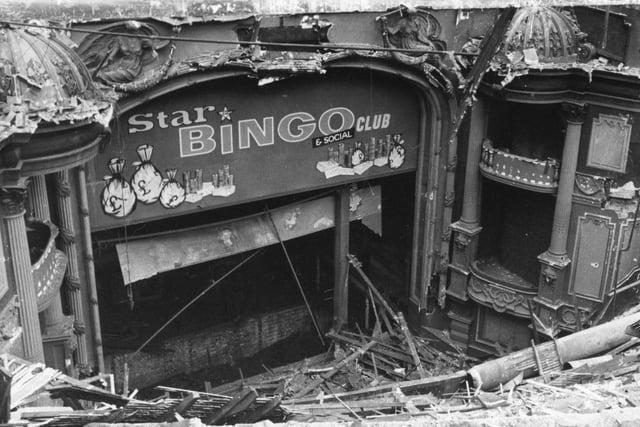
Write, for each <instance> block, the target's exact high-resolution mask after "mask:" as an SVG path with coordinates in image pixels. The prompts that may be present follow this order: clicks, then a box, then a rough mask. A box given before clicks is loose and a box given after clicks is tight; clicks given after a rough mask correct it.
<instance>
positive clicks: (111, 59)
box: [77, 21, 169, 84]
mask: <svg viewBox="0 0 640 427" xmlns="http://www.w3.org/2000/svg"><path fill="white" fill-rule="evenodd" d="M100 30H101V31H107V32H114V33H128V34H133V35H141V36H157V35H160V34H159V32H158V30H157V29H156V28H155V27H153V26H152V25H149V24H146V23H141V22H138V21H126V22H124V23H122V22H119V23H116V24H111V25H109V26H106V27H104V28H100ZM168 44H169V42H168V41H167V40H154V39H152V38H133V37H123V36H114V35H104V34H90V35H88V36H87V37H85V38H84V40H82V42H81V43H80V46H78V49H77V51H78V54H79V55H80V57H81V58H82V60H83V61H84V63H85V64H86V66H87V68H88V69H89V71H90V72H91V74H92V75H93V76H94V77H96V78H98V79H99V80H102V81H103V82H104V83H107V84H119V83H130V82H132V81H134V80H136V79H138V78H140V77H141V76H143V75H144V74H146V73H147V72H153V70H155V69H159V68H161V67H162V64H161V63H159V61H158V52H157V51H158V50H159V49H162V48H164V47H166V46H167V45H168Z"/></svg>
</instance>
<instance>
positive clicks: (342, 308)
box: [333, 187, 349, 330]
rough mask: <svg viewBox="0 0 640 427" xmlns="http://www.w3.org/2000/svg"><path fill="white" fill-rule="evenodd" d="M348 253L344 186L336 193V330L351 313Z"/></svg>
mask: <svg viewBox="0 0 640 427" xmlns="http://www.w3.org/2000/svg"><path fill="white" fill-rule="evenodd" d="M348 253H349V188H348V187H342V188H341V189H340V190H338V192H337V194H336V203H335V243H334V250H333V256H334V269H333V271H334V279H333V280H334V282H333V328H334V329H335V330H340V328H341V327H342V326H343V325H344V324H346V323H347V318H348V315H349V311H348V305H349V286H348V285H349V282H348V278H347V274H348V267H349V264H348V262H347V254H348Z"/></svg>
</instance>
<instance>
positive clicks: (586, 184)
mask: <svg viewBox="0 0 640 427" xmlns="http://www.w3.org/2000/svg"><path fill="white" fill-rule="evenodd" d="M606 185H607V178H605V177H602V176H594V175H587V174H584V173H580V172H577V173H576V181H575V188H576V189H577V190H578V191H579V192H580V193H581V194H584V195H585V196H596V195H601V196H603V197H604V196H605V186H606Z"/></svg>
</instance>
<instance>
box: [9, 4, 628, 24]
mask: <svg viewBox="0 0 640 427" xmlns="http://www.w3.org/2000/svg"><path fill="white" fill-rule="evenodd" d="M400 4H404V5H406V6H411V7H415V6H424V2H423V1H420V0H410V1H398V0H322V1H320V0H295V1H286V2H285V1H281V0H248V1H242V0H236V1H220V0H186V1H185V0H166V1H162V2H158V1H156V0H96V1H94V2H89V1H88V0H67V1H65V2H63V3H60V2H59V1H54V0H36V1H32V2H29V3H28V4H25V2H24V1H23V0H4V1H3V2H1V4H0V13H2V15H3V16H5V17H10V18H11V19H13V20H19V19H32V18H35V19H50V20H59V21H63V22H92V21H100V20H116V19H144V18H155V19H160V20H166V21H168V22H170V23H171V24H172V25H180V24H191V23H197V22H210V21H221V20H226V19H229V17H231V19H232V20H234V19H242V17H243V16H245V17H246V15H247V14H249V15H251V14H263V15H282V14H313V13H353V12H382V11H385V10H388V9H391V8H395V7H398V6H399V5H400ZM630 4H631V5H634V4H637V0H636V1H633V0H622V1H620V0H579V1H566V0H506V1H505V0H433V1H431V2H430V3H429V7H430V8H431V9H449V10H451V9H495V8H504V7H508V6H514V7H525V6H533V5H546V6H581V5H588V6H614V5H630ZM633 7H638V6H633Z"/></svg>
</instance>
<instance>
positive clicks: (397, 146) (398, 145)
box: [389, 133, 407, 169]
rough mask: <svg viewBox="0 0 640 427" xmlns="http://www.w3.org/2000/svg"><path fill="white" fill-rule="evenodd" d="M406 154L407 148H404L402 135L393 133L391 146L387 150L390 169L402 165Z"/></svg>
mask: <svg viewBox="0 0 640 427" xmlns="http://www.w3.org/2000/svg"><path fill="white" fill-rule="evenodd" d="M406 154H407V150H406V148H404V139H402V135H401V134H399V133H397V134H395V135H393V145H392V146H391V150H389V167H390V168H391V169H398V168H399V167H400V166H402V165H403V163H404V158H405V155H406Z"/></svg>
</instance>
